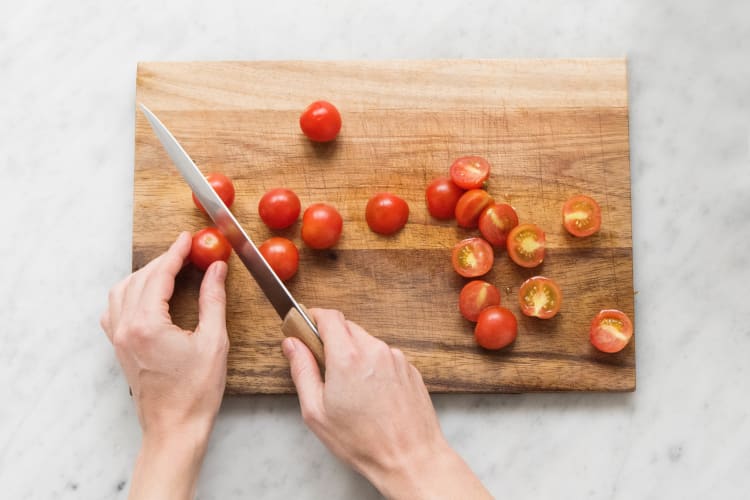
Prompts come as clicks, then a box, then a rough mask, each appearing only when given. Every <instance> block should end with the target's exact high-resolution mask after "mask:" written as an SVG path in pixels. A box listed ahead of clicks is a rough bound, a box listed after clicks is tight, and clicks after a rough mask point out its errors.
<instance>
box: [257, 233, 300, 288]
mask: <svg viewBox="0 0 750 500" xmlns="http://www.w3.org/2000/svg"><path fill="white" fill-rule="evenodd" d="M258 250H259V251H260V253H261V255H263V258H264V259H266V262H268V265H269V266H271V269H273V272H275V273H276V276H278V277H279V279H280V280H282V281H286V280H288V279H289V278H291V277H292V276H294V275H295V274H296V273H297V268H298V267H299V251H297V247H296V246H295V245H294V243H292V242H291V241H289V240H288V239H286V238H282V237H280V236H274V237H273V238H270V239H268V240H266V241H264V242H263V244H262V245H261V246H259V247H258Z"/></svg>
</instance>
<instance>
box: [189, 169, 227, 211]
mask: <svg viewBox="0 0 750 500" xmlns="http://www.w3.org/2000/svg"><path fill="white" fill-rule="evenodd" d="M206 180H207V181H208V183H209V184H210V185H211V187H212V188H213V189H214V191H216V194H218V195H219V198H221V201H223V202H224V205H226V206H227V208H229V207H231V206H232V203H234V184H232V180H231V179H230V178H229V177H227V176H226V175H224V174H220V173H218V172H214V173H211V174H208V175H207V176H206ZM193 203H195V206H196V207H198V209H199V210H200V211H201V212H203V213H204V214H205V213H206V209H205V208H203V205H201V202H200V201H198V198H197V197H196V196H195V193H193Z"/></svg>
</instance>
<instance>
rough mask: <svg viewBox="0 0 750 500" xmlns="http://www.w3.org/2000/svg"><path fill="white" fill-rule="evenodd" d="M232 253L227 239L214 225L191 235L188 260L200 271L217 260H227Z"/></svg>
mask: <svg viewBox="0 0 750 500" xmlns="http://www.w3.org/2000/svg"><path fill="white" fill-rule="evenodd" d="M231 253H232V246H231V245H230V244H229V241H227V239H226V238H225V237H224V235H223V234H221V231H219V230H218V229H216V228H215V227H207V228H206V229H201V230H200V231H198V232H197V233H195V234H194V235H193V243H192V246H191V247H190V262H192V263H193V265H194V266H195V267H197V268H198V269H200V270H201V271H205V270H206V269H208V266H210V265H211V264H213V263H214V262H216V261H217V260H223V261H225V262H226V261H227V260H229V255H230V254H231Z"/></svg>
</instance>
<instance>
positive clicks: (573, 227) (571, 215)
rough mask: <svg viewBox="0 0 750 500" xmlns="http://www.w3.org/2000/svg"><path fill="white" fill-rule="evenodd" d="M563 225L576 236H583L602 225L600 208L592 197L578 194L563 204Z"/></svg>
mask: <svg viewBox="0 0 750 500" xmlns="http://www.w3.org/2000/svg"><path fill="white" fill-rule="evenodd" d="M562 215H563V226H565V229H566V230H567V231H568V232H569V233H570V234H572V235H573V236H576V237H578V238H585V237H586V236H591V235H592V234H594V233H596V232H597V231H599V229H600V228H601V227H602V210H601V208H599V204H598V203H597V202H596V201H594V199H592V198H590V197H588V196H586V195H582V194H578V195H575V196H572V197H570V198H568V200H567V201H566V202H565V204H564V205H563V210H562Z"/></svg>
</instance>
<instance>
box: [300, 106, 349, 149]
mask: <svg viewBox="0 0 750 500" xmlns="http://www.w3.org/2000/svg"><path fill="white" fill-rule="evenodd" d="M299 126H300V128H301V129H302V132H303V133H304V134H305V135H306V136H307V138H308V139H310V140H311V141H314V142H329V141H332V140H334V139H335V138H336V136H337V135H338V134H339V130H341V114H340V113H339V110H338V109H336V106H334V105H333V104H331V103H330V102H328V101H315V102H313V103H312V104H310V105H309V106H308V107H307V108H305V110H304V111H303V112H302V115H300V117H299Z"/></svg>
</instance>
